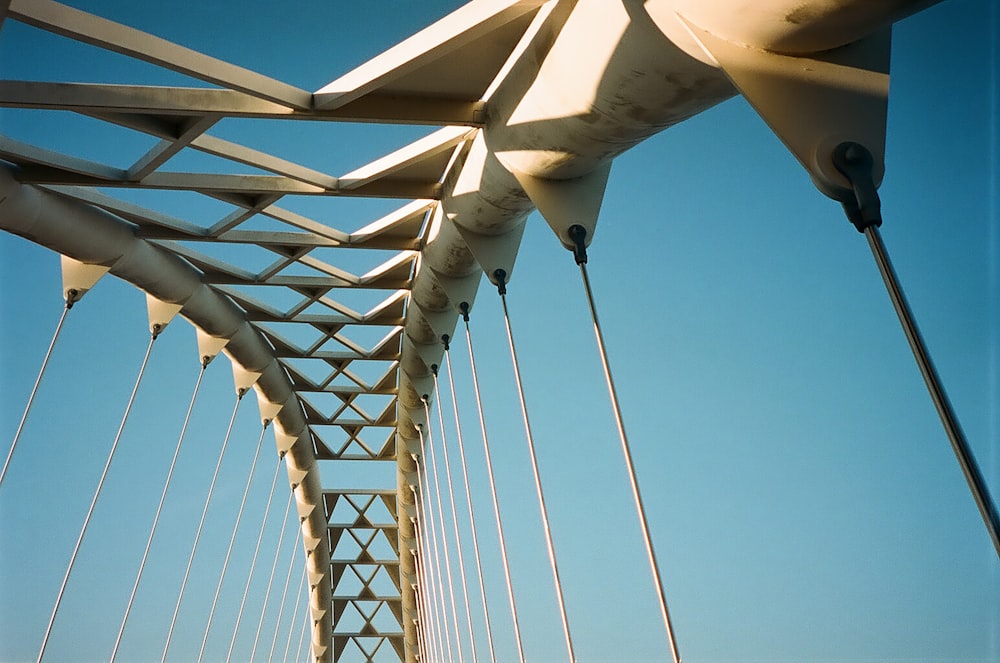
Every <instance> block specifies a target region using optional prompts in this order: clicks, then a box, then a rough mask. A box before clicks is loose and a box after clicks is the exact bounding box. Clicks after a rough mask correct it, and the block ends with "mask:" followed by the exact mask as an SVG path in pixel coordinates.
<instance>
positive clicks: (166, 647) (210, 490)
mask: <svg viewBox="0 0 1000 663" xmlns="http://www.w3.org/2000/svg"><path fill="white" fill-rule="evenodd" d="M244 394H246V390H245V389H238V390H237V391H236V405H235V406H233V414H232V415H231V416H230V417H229V426H228V427H227V428H226V436H225V438H223V440H222V448H221V449H220V450H219V459H218V460H217V461H216V463H215V471H214V472H213V473H212V482H211V483H210V484H209V485H208V495H206V497H205V506H204V507H203V508H202V510H201V519H200V520H199V521H198V529H197V530H195V535H194V543H192V544H191V554H189V555H188V561H187V566H186V567H185V568H184V577H183V579H182V580H181V589H180V591H179V592H178V593H177V603H176V604H175V605H174V614H173V616H172V617H171V618H170V628H169V629H168V630H167V641H166V642H165V643H164V645H163V654H162V655H161V656H160V663H163V662H164V661H166V660H167V651H168V650H169V649H170V643H171V642H172V641H173V636H174V627H175V626H176V625H177V615H178V614H179V613H180V610H181V602H182V601H183V600H184V590H185V589H186V588H187V583H188V578H190V576H191V566H192V565H193V564H194V557H195V554H196V553H197V552H198V543H199V542H200V541H201V532H202V530H203V529H204V527H205V517H206V516H207V515H208V507H209V505H210V504H211V503H212V495H214V493H215V483H216V480H217V479H218V478H219V470H220V469H221V468H222V459H223V458H225V455H226V449H227V448H228V447H229V438H230V437H232V434H233V424H235V423H236V413H237V412H239V410H240V403H242V402H243V396H244Z"/></svg>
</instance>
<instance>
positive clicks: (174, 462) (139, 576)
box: [111, 357, 211, 663]
mask: <svg viewBox="0 0 1000 663" xmlns="http://www.w3.org/2000/svg"><path fill="white" fill-rule="evenodd" d="M209 361H211V358H210V357H205V358H203V359H202V361H201V369H200V370H199V371H198V379H197V381H196V382H195V385H194V392H193V393H192V394H191V402H190V404H189V405H188V409H187V414H186V415H184V423H183V425H182V426H181V432H180V435H178V437H177V446H176V448H175V449H174V456H173V458H171V459H170V469H169V470H167V478H166V480H165V481H164V482H163V491H162V492H161V493H160V501H159V503H158V504H157V505H156V515H154V516H153V525H152V527H150V529H149V538H147V539H146V548H145V550H143V552H142V561H140V562H139V570H138V571H137V572H136V574H135V582H134V583H133V584H132V592H131V593H130V594H129V597H128V604H127V605H126V607H125V615H124V616H123V617H122V623H121V626H120V627H119V628H118V636H117V637H116V638H115V646H114V649H112V650H111V661H112V663H114V660H115V658H117V656H118V648H119V647H120V646H121V642H122V636H123V635H124V634H125V625H126V624H127V623H128V618H129V615H130V614H131V612H132V604H133V602H134V601H135V595H136V593H137V592H138V590H139V582H140V581H141V580H142V572H143V571H144V570H145V568H146V560H147V559H148V558H149V551H150V549H151V548H152V547H153V537H154V536H155V535H156V528H157V525H159V522H160V514H161V513H162V512H163V505H164V503H166V501H167V491H168V490H169V489H170V481H171V479H172V478H173V476H174V469H176V467H177V458H178V457H179V456H180V453H181V445H182V444H183V443H184V436H185V434H186V433H187V429H188V424H189V423H190V422H191V413H192V412H194V404H195V401H196V400H197V399H198V392H199V391H200V390H201V381H202V379H203V378H204V377H205V369H207V368H208V363H209Z"/></svg>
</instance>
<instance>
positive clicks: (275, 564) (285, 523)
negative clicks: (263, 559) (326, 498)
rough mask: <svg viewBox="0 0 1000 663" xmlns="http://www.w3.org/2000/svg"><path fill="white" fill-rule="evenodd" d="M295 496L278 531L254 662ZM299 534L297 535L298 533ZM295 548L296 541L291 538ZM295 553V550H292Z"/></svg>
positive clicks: (290, 499) (255, 645)
mask: <svg viewBox="0 0 1000 663" xmlns="http://www.w3.org/2000/svg"><path fill="white" fill-rule="evenodd" d="M294 495H295V493H294V492H293V491H288V503H287V504H286V505H285V519H284V520H283V521H282V523H281V529H280V530H279V531H278V545H277V546H276V547H275V549H274V561H273V562H272V563H271V575H270V576H268V579H267V591H266V592H264V600H263V601H261V603H260V606H261V607H260V619H258V620H257V633H256V635H254V638H253V649H251V650H250V660H251V661H253V659H254V655H255V654H256V653H257V644H258V643H259V642H260V633H261V631H262V630H263V627H264V615H265V614H266V613H267V605H268V603H269V602H270V599H271V587H272V586H273V585H274V574H275V572H276V571H277V570H278V559H279V558H280V557H281V546H282V544H283V543H284V540H285V538H286V537H285V531H286V530H287V529H288V518H289V516H291V514H292V497H293V496H294ZM296 534H297V533H296ZM289 538H290V540H291V541H292V545H293V546H294V542H295V539H294V538H291V537H289ZM292 552H293V553H294V552H295V550H294V548H293V549H292Z"/></svg>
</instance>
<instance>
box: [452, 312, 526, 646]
mask: <svg viewBox="0 0 1000 663" xmlns="http://www.w3.org/2000/svg"><path fill="white" fill-rule="evenodd" d="M459 310H460V311H461V312H462V319H463V320H464V321H465V339H466V343H467V345H468V347H469V365H470V366H471V367H472V386H473V390H474V391H475V393H476V409H477V411H478V414H479V427H480V429H481V430H482V433H483V451H484V452H485V453H484V456H485V458H486V474H487V476H488V477H489V484H490V497H491V499H492V500H493V515H494V517H495V518H496V526H497V535H498V537H499V543H500V559H501V560H502V562H503V573H504V580H505V581H506V584H507V599H508V601H509V602H510V614H511V618H512V619H513V623H514V640H515V641H516V643H517V656H518V660H519V661H520V662H521V663H524V646H523V645H522V643H521V627H520V625H519V624H518V620H517V605H516V604H515V602H514V584H513V582H512V581H511V576H510V562H509V561H508V559H507V544H506V542H505V541H504V536H503V522H502V520H501V519H500V503H499V501H498V500H497V486H496V480H495V479H494V477H493V461H492V459H491V458H490V444H489V437H488V435H487V433H486V419H485V417H484V416H483V399H482V395H481V394H480V391H479V375H478V372H477V371H476V356H475V352H474V350H473V347H472V330H471V329H470V327H469V304H468V302H462V303H461V304H460V305H459Z"/></svg>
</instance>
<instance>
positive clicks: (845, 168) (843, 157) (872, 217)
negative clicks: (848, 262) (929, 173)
mask: <svg viewBox="0 0 1000 663" xmlns="http://www.w3.org/2000/svg"><path fill="white" fill-rule="evenodd" d="M832 158H833V163H834V164H835V165H836V166H837V169H838V170H839V171H840V172H841V173H843V175H844V177H846V178H847V179H848V180H849V181H850V183H851V186H852V189H853V194H854V195H853V196H851V197H845V198H844V199H843V200H841V202H842V204H843V206H844V212H845V213H846V214H847V218H848V220H850V222H851V223H852V224H854V227H855V228H857V230H858V232H860V233H863V234H864V236H865V238H866V239H867V240H868V246H869V248H871V251H872V256H873V257H874V258H875V263H876V265H878V271H879V273H880V274H881V275H882V281H883V282H884V283H885V288H886V290H887V291H888V293H889V299H891V300H892V306H893V308H894V309H895V310H896V316H897V317H898V318H899V323H900V325H902V327H903V333H904V334H906V340H907V342H908V343H909V344H910V350H911V351H912V352H913V358H914V359H916V361H917V367H918V368H919V369H920V374H921V375H922V376H923V378H924V384H925V385H927V391H928V393H929V394H930V397H931V400H932V401H933V402H934V408H935V409H936V410H937V413H938V417H940V419H941V424H942V426H944V430H945V433H946V434H947V435H948V440H949V442H951V448H952V450H953V451H954V452H955V457H956V458H957V459H958V464H959V466H961V468H962V474H964V475H965V480H966V482H967V483H968V484H969V489H970V490H971V491H972V497H973V498H974V499H975V500H976V506H977V507H978V508H979V513H980V515H981V516H982V518H983V523H984V524H985V525H986V531H987V532H988V533H989V535H990V539H991V540H992V542H993V547H994V549H995V550H996V552H997V556H998V557H1000V513H998V511H997V507H996V504H995V503H994V501H993V498H992V496H991V495H990V490H989V486H988V484H987V483H986V479H985V478H984V477H983V473H982V471H981V470H980V469H979V464H978V463H977V462H976V457H975V455H974V454H973V453H972V449H971V448H970V447H969V442H968V440H966V437H965V433H964V432H963V431H962V426H961V424H960V423H959V421H958V417H957V416H956V414H955V410H954V408H953V407H952V405H951V401H950V400H949V399H948V394H947V393H945V390H944V385H943V384H942V382H941V378H940V376H939V375H938V372H937V369H936V368H935V367H934V362H933V361H932V359H931V355H930V352H929V351H928V350H927V345H926V343H925V342H924V339H923V336H922V335H921V333H920V329H919V328H918V327H917V323H916V320H915V319H914V317H913V311H912V310H911V309H910V305H909V303H908V302H907V301H906V295H905V294H904V293H903V289H902V286H901V285H900V283H899V277H898V276H897V275H896V270H895V269H894V268H893V266H892V262H891V261H890V260H889V253H888V251H887V250H886V248H885V244H884V243H883V242H882V235H881V233H880V232H879V227H880V226H881V225H882V214H881V203H880V201H879V197H878V191H877V190H876V186H875V181H874V179H873V177H872V164H873V160H872V155H871V152H869V151H868V149H867V148H866V147H865V146H864V145H860V144H858V143H853V142H845V143H841V144H840V145H838V146H837V147H836V149H835V150H834V151H833V157H832Z"/></svg>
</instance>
